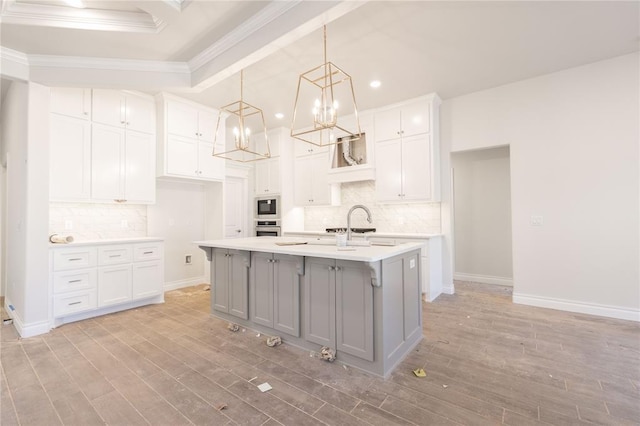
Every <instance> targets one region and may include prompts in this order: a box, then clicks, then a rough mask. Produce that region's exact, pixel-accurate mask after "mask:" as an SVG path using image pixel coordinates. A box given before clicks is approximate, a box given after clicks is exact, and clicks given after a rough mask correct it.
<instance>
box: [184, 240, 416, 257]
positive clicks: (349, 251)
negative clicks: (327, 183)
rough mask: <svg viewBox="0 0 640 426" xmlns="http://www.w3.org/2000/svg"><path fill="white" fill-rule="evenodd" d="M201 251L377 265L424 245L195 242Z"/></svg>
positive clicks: (265, 241)
mask: <svg viewBox="0 0 640 426" xmlns="http://www.w3.org/2000/svg"><path fill="white" fill-rule="evenodd" d="M277 243H280V244H282V243H285V244H286V243H298V244H297V245H293V244H292V245H279V244H277ZM194 244H196V245H197V246H200V247H215V248H225V249H233V250H245V251H258V252H265V253H279V254H290V255H296V256H312V257H322V258H329V259H340V260H354V261H358V262H376V261H379V260H383V259H388V258H390V257H393V256H396V255H399V254H403V253H407V252H410V251H412V250H419V249H420V248H421V247H422V245H423V244H422V243H417V242H416V243H413V242H407V243H402V244H397V245H395V246H377V245H371V246H348V247H337V246H336V245H335V244H314V239H313V238H302V237H252V238H228V239H221V240H208V241H194Z"/></svg>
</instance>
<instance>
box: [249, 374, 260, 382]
mask: <svg viewBox="0 0 640 426" xmlns="http://www.w3.org/2000/svg"><path fill="white" fill-rule="evenodd" d="M257 378H258V376H256V377H254V378H253V379H251V380H249V383H251V382H253V381H254V380H255V379H257Z"/></svg>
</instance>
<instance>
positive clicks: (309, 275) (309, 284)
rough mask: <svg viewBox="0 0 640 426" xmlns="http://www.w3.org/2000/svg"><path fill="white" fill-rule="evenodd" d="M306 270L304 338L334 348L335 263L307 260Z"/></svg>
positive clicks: (312, 258)
mask: <svg viewBox="0 0 640 426" xmlns="http://www.w3.org/2000/svg"><path fill="white" fill-rule="evenodd" d="M304 266H305V278H304V283H305V287H304V308H305V309H304V311H305V314H304V320H305V321H304V322H305V338H306V340H308V341H309V342H313V343H317V344H319V345H322V346H329V347H332V348H335V342H336V303H335V302H336V293H335V290H336V282H335V260H332V259H321V258H315V257H307V258H306V259H305V265H304Z"/></svg>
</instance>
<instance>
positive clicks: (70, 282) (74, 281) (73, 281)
mask: <svg viewBox="0 0 640 426" xmlns="http://www.w3.org/2000/svg"><path fill="white" fill-rule="evenodd" d="M81 281H82V280H71V281H69V284H72V283H79V282H81Z"/></svg>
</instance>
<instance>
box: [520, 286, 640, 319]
mask: <svg viewBox="0 0 640 426" xmlns="http://www.w3.org/2000/svg"><path fill="white" fill-rule="evenodd" d="M513 303H518V304H520V305H529V306H537V307H540V308H550V309H557V310H560V311H569V312H578V313H581V314H589V315H597V316H601V317H608V318H616V319H622V320H629V321H636V322H640V310H638V309H629V308H622V307H619V306H610V305H597V304H593V303H584V302H576V301H574V300H563V299H556V298H549V297H541V296H534V295H530V294H521V293H513Z"/></svg>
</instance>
